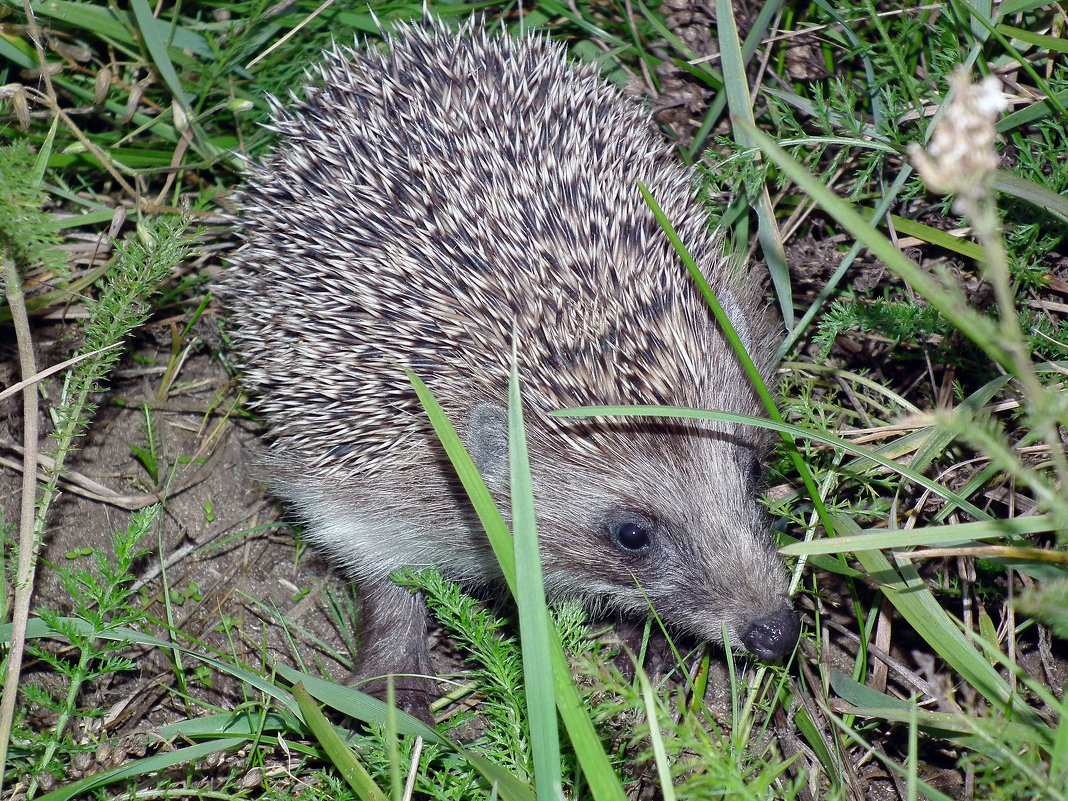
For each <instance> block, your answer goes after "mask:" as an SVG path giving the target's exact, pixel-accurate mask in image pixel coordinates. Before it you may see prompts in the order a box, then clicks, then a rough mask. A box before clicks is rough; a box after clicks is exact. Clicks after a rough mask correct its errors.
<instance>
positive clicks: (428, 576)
mask: <svg viewBox="0 0 1068 801" xmlns="http://www.w3.org/2000/svg"><path fill="white" fill-rule="evenodd" d="M414 578H415V574H409V578H408V579H406V580H405V583H406V584H408V585H409V586H413V587H417V588H418V589H420V590H421V591H422V592H423V593H424V596H425V597H426V601H427V607H428V608H429V609H430V610H431V612H432V613H433V615H434V617H435V618H437V620H438V621H439V622H440V623H441V624H442V625H443V626H444V627H445V628H446V629H447V630H448V631H449V632H450V633H451V634H452V636H453V637H454V638H455V639H456V640H457V644H458V645H459V646H460V647H461V649H462V650H463V652H464V654H465V660H466V661H467V663H468V665H469V667H470V675H471V678H472V679H473V680H474V681H475V682H476V683H477V686H478V690H479V692H480V693H481V694H482V695H483V696H484V698H485V700H484V702H483V704H482V705H480V706H481V709H482V711H483V713H484V714H485V716H486V718H487V722H488V724H489V725H488V726H487V727H486V729H485V731H484V732H483V734H482V736H481V737H480V738H479V747H480V750H482V751H483V752H484V753H485V754H486V755H487V756H489V757H491V758H493V759H494V760H495V761H498V762H499V763H501V764H504V765H507V766H508V767H509V769H510V770H511V771H512V772H513V773H515V775H516V776H517V777H519V779H520V780H521V781H529V780H530V777H532V776H533V763H532V762H531V754H530V743H529V740H528V737H527V733H526V717H525V710H526V701H525V700H524V697H523V666H522V656H521V654H520V650H519V644H518V642H517V641H516V639H515V637H514V636H512V635H510V634H506V633H503V632H502V630H501V629H502V626H503V624H502V622H501V620H500V619H499V618H497V617H496V616H495V615H494V614H493V613H492V612H490V611H489V610H487V609H485V608H484V607H482V606H481V605H479V604H478V602H477V601H475V600H474V599H473V598H471V596H469V595H466V594H465V593H463V592H462V591H461V590H460V588H459V587H458V586H457V585H456V584H454V583H452V582H449V581H445V580H444V579H442V578H441V576H440V575H439V574H438V573H437V572H436V571H432V570H427V571H422V572H421V573H419V574H418V579H417V581H412V579H414ZM409 582H411V583H409Z"/></svg>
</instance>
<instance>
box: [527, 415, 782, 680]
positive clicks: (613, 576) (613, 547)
mask: <svg viewBox="0 0 1068 801" xmlns="http://www.w3.org/2000/svg"><path fill="white" fill-rule="evenodd" d="M745 436H750V437H751V434H748V433H747V432H740V431H739V432H730V433H727V434H725V433H723V432H708V431H693V430H689V431H685V430H681V428H680V427H678V426H674V427H672V426H645V427H644V428H640V429H639V428H632V429H627V428H619V429H613V430H612V431H611V433H610V434H602V435H599V436H598V438H597V442H598V446H599V448H600V450H601V455H600V457H599V458H591V455H590V454H589V453H588V452H584V453H578V452H576V458H575V459H574V460H573V461H572V460H571V459H567V460H566V467H565V469H564V470H560V469H559V468H560V458H561V453H566V452H567V449H566V448H563V449H562V448H560V447H559V446H558V447H557V448H556V449H555V452H554V456H553V459H554V460H555V462H554V463H553V467H552V469H551V471H549V470H545V469H541V470H539V468H538V465H537V456H538V455H537V454H536V453H535V451H534V449H533V448H532V458H533V459H534V460H535V463H534V465H533V469H534V471H535V475H534V481H535V493H536V500H537V512H538V515H539V518H538V521H539V534H540V536H541V539H542V542H543V547H542V553H543V560H544V573H545V580H546V585H547V587H548V589H549V590H550V591H551V592H553V593H555V594H558V595H565V596H580V597H586V598H589V599H591V600H592V601H593V603H594V604H598V603H601V604H605V603H606V604H607V605H609V606H611V607H613V608H615V609H617V610H619V611H622V612H624V613H629V614H633V615H645V614H647V613H648V611H649V606H650V604H651V605H652V607H653V608H654V609H655V610H656V612H657V613H658V614H659V615H660V616H661V617H662V618H663V619H664V620H665V621H667V622H668V623H669V624H671V625H672V626H674V627H676V628H678V629H682V630H685V631H688V632H691V633H693V634H695V635H697V636H699V637H702V638H704V639H708V640H712V641H716V642H721V641H722V640H723V633H724V631H726V633H727V636H728V637H729V638H730V641H731V644H732V646H734V647H742V648H744V649H745V650H748V651H750V652H751V653H754V654H755V655H757V656H758V657H761V658H764V659H773V658H776V657H779V656H782V655H784V654H786V653H788V652H789V651H790V650H792V649H793V646H794V643H795V642H796V640H797V635H798V623H797V619H796V617H795V616H794V614H793V612H792V611H791V610H790V608H789V604H788V602H787V597H786V594H787V587H786V581H785V572H784V569H783V565H782V562H781V561H780V559H779V557H778V555H777V554H776V553H775V549H774V547H773V544H772V541H771V538H770V536H769V533H768V528H769V526H768V521H767V518H766V516H765V515H764V513H763V511H762V509H761V508H760V506H759V504H758V503H757V501H756V497H755V496H756V486H757V485H756V476H755V475H754V473H755V472H756V471H754V469H753V465H754V462H755V457H754V453H753V449H752V447H751V445H750V444H746V441H745V440H744V439H743V437H745ZM542 444H544V443H538V446H536V447H540V445H542ZM586 450H587V449H586V448H583V451H586ZM546 455H548V454H546Z"/></svg>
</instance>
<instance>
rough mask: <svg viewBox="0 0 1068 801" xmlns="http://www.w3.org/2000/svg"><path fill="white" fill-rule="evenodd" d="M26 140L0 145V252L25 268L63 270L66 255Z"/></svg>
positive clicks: (34, 158) (33, 156)
mask: <svg viewBox="0 0 1068 801" xmlns="http://www.w3.org/2000/svg"><path fill="white" fill-rule="evenodd" d="M35 163H36V157H35V155H34V153H33V151H32V150H31V149H30V146H29V143H28V142H25V141H23V142H14V143H12V144H9V145H4V146H2V147H0V255H2V257H3V258H4V259H11V260H13V261H14V262H15V266H16V267H18V268H20V269H22V270H24V269H26V268H27V267H29V266H34V267H39V268H41V269H42V270H47V271H52V272H56V273H63V272H65V271H66V266H67V264H66V258H65V257H64V255H63V253H62V252H60V251H59V250H58V249H57V246H58V245H59V243H60V239H59V237H58V236H57V235H56V232H55V227H54V226H52V225H51V224H50V223H51V217H50V216H49V215H48V214H47V213H46V212H45V210H44V209H45V206H46V202H47V201H46V196H45V193H44V192H43V191H42V190H41V188H40V176H39V175H38V174H37V171H36V169H35Z"/></svg>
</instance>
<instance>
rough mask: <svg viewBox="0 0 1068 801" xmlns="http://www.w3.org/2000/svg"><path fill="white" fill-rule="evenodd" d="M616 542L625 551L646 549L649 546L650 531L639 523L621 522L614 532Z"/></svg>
mask: <svg viewBox="0 0 1068 801" xmlns="http://www.w3.org/2000/svg"><path fill="white" fill-rule="evenodd" d="M612 536H613V537H614V538H615V540H616V542H617V543H618V544H619V547H621V548H622V549H623V550H625V551H632V552H635V553H637V552H638V551H644V550H645V549H646V548H648V547H649V541H650V539H651V538H650V536H649V532H648V531H647V530H646V529H645V528H643V527H642V526H640V525H638V524H637V523H620V524H619V525H618V526H616V527H615V529H614V530H613V532H612Z"/></svg>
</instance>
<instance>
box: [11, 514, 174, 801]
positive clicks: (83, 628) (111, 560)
mask: <svg viewBox="0 0 1068 801" xmlns="http://www.w3.org/2000/svg"><path fill="white" fill-rule="evenodd" d="M161 508H162V507H161V506H160V505H159V504H156V505H154V506H150V507H147V508H145V509H142V510H141V511H139V512H135V513H134V515H133V518H132V520H131V522H130V525H129V526H127V528H126V529H125V530H124V531H120V532H117V533H116V534H115V535H114V536H113V537H112V553H111V554H105V553H100V552H98V553H95V554H94V563H93V565H92V567H89V568H83V567H69V566H64V567H61V568H58V569H57V573H58V575H59V578H60V581H61V582H62V585H63V588H64V589H65V590H66V592H67V594H68V595H69V597H70V602H71V612H70V615H69V616H64V615H60V614H59V613H58V612H56V611H55V610H53V609H38V610H37V615H38V616H39V617H40V619H41V620H43V621H44V622H45V623H46V624H48V625H49V626H50V627H52V628H53V629H54V630H55V631H57V632H59V634H60V635H62V637H63V638H64V639H65V640H66V641H67V642H68V643H69V645H70V648H71V649H73V652H74V654H75V655H74V656H73V658H72V656H71V652H70V651H68V650H67V649H64V650H62V651H56V650H53V649H50V648H47V647H44V646H43V645H39V644H36V643H33V642H31V643H29V644H28V646H27V652H28V653H29V654H30V655H31V656H33V657H35V658H36V659H38V660H40V661H41V662H42V663H43V664H45V665H47V666H48V667H50V668H51V669H52V675H53V676H54V677H55V678H56V679H58V680H59V681H58V683H56V684H53V685H52V686H51V687H48V686H45V685H27V686H26V695H27V700H28V702H29V708H28V709H27V710H26V714H32V715H35V716H38V717H39V716H40V715H41V714H42V709H44V710H48V711H49V712H51V713H53V714H54V716H55V721H56V723H55V725H54V726H53V727H52V728H51V729H49V730H40V729H36V728H34V727H29V728H27V727H26V726H25V725H23V728H22V731H21V732H20V733H19V735H17V736H18V737H19V739H20V740H21V742H20V743H19V745H20V751H22V753H23V757H22V760H20V761H21V762H22V764H18V763H16V765H15V766H14V767H15V768H16V769H17V770H18V771H19V772H24V771H25V772H27V773H28V774H29V776H30V790H29V794H30V795H32V794H33V790H34V788H36V786H37V783H38V781H39V779H40V777H41V776H42V774H44V773H55V774H56V775H57V776H62V773H63V770H62V769H63V766H64V764H65V763H66V762H67V761H68V760H69V759H70V758H71V757H72V755H73V754H74V753H77V752H78V751H79V750H80V749H79V748H76V747H75V746H74V744H73V741H72V739H71V736H70V733H69V731H68V724H69V722H70V721H71V719H72V718H73V717H74V716H75V715H82V716H85V717H89V718H94V717H102V716H103V715H104V713H105V711H106V710H105V709H101V708H95V707H89V708H84V709H83V708H81V707H80V706H79V704H78V698H79V693H80V691H81V690H82V688H83V687H84V686H85V685H86V684H87V683H89V682H93V681H96V680H98V679H101V678H103V677H106V676H109V675H111V674H113V673H117V672H119V671H126V670H134V669H135V668H136V664H135V663H134V662H133V661H132V660H130V659H129V658H127V657H125V656H120V655H119V652H120V651H121V650H122V649H124V647H125V645H124V644H123V643H122V642H117V641H115V640H112V639H101V635H103V634H106V633H108V632H111V631H114V630H115V629H118V628H124V627H131V626H137V625H139V624H140V623H141V622H142V621H143V620H144V619H145V612H144V611H143V610H142V609H141V608H140V606H139V605H138V604H137V598H136V594H135V593H134V591H133V589H132V587H131V585H132V584H133V582H134V580H135V578H136V577H135V576H134V574H133V566H134V563H135V562H136V561H137V559H138V558H139V557H140V556H142V555H143V554H145V553H147V551H146V550H144V549H142V548H141V540H142V539H143V538H144V537H145V535H146V534H148V533H149V532H150V531H151V530H152V528H153V526H154V525H155V522H156V518H157V517H158V516H159V512H160V509H161ZM72 620H73V621H77V622H78V623H79V624H81V625H74V624H73V623H72V622H71V621H72ZM35 707H38V708H36V709H35Z"/></svg>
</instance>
